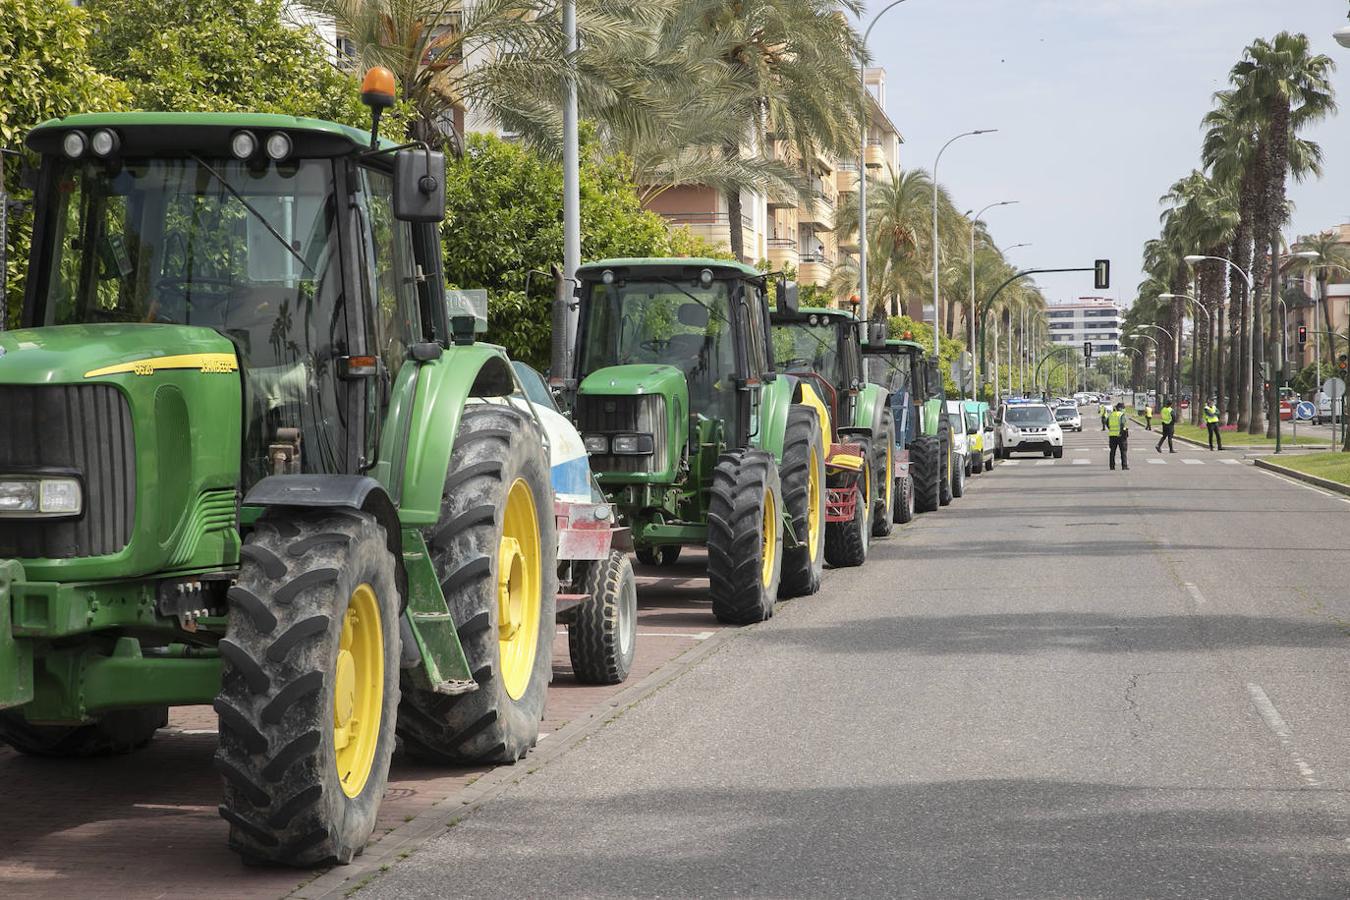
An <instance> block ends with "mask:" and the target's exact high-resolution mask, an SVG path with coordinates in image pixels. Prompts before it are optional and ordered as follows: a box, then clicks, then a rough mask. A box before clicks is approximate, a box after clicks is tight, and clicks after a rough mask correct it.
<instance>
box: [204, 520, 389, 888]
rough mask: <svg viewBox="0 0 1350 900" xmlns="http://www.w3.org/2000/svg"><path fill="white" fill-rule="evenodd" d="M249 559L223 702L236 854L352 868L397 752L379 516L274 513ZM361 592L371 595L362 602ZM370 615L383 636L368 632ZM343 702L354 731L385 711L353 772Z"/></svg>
mask: <svg viewBox="0 0 1350 900" xmlns="http://www.w3.org/2000/svg"><path fill="white" fill-rule="evenodd" d="M240 556H241V559H240V567H239V581H238V583H237V584H235V586H234V587H232V588H230V592H229V606H230V618H229V628H228V630H227V631H226V632H225V637H224V638H223V639H222V640H221V641H220V656H221V663H222V666H221V669H222V671H221V686H220V694H219V695H218V696H217V697H216V702H215V709H216V713H217V714H218V716H219V719H220V744H219V747H218V749H217V750H216V757H215V764H216V768H217V770H219V772H220V773H221V775H222V776H223V777H224V782H225V798H224V802H223V803H222V804H221V806H220V814H221V816H222V817H224V819H225V820H226V821H228V822H229V823H230V839H229V843H230V847H231V849H233V850H235V851H236V852H238V853H239V854H241V855H242V856H243V857H244V858H245V860H247V861H251V862H272V863H282V864H286V865H293V866H314V865H322V864H325V863H332V862H337V863H347V862H351V859H352V857H353V856H355V855H356V854H358V853H360V852H361V850H362V849H363V848H364V847H365V845H366V841H367V840H368V839H369V838H370V833H371V831H372V830H373V829H374V827H375V817H376V813H377V812H378V811H379V808H380V799H381V798H382V797H383V796H384V788H385V782H386V780H387V779H388V775H389V758H390V757H391V756H392V755H393V752H394V729H395V724H396V722H397V718H398V700H399V683H398V678H399V655H400V654H399V648H400V646H401V645H400V639H399V625H398V617H399V607H400V602H399V595H398V587H397V585H396V582H395V562H394V556H393V554H391V553H390V552H389V545H388V543H387V541H386V539H385V532H384V529H383V528H381V527H380V525H379V524H378V523H376V521H375V518H374V517H373V516H371V515H369V514H366V513H360V512H356V511H352V510H312V511H299V510H274V511H271V512H269V513H267V514H266V515H264V516H263V517H262V518H261V519H259V520H258V522H257V524H256V525H255V527H254V529H253V531H252V532H251V533H250V534H249V536H248V539H247V541H246V542H245V544H244V548H243V551H242V553H241V554H240ZM363 588H368V589H369V592H370V593H373V595H374V596H373V599H372V598H370V597H369V596H368V595H367V596H366V603H365V604H363V603H362V600H361V594H362V589H363ZM372 613H373V614H374V615H375V616H376V617H377V621H376V623H375V627H374V628H373V629H371V630H369V631H363V630H362V629H361V628H360V623H361V622H362V621H363V620H364V621H365V622H366V624H367V627H369V619H368V618H367V617H368V616H370V615H371V614H372ZM353 630H355V631H356V634H357V636H358V637H357V640H358V642H357V643H352V642H351V641H352V631H353ZM363 634H364V636H365V637H366V638H367V639H369V641H370V643H368V644H366V648H367V649H368V650H369V652H370V655H371V656H372V657H373V658H374V659H375V662H374V664H373V665H372V666H369V667H365V666H363V665H362V662H361V661H360V660H361V657H362V656H363V655H365V653H364V652H363V650H362V647H361V645H360V643H359V640H360V636H361V635H363ZM344 639H345V640H347V641H348V642H349V648H350V649H349V648H345V647H343V646H342V642H343V640H344ZM344 654H346V656H347V658H346V660H345V664H344V660H343V655H344ZM353 660H355V662H353ZM344 684H346V685H347V686H348V690H349V691H350V690H351V689H352V686H353V685H355V686H358V692H356V693H347V694H346V695H345V698H346V703H345V704H344V703H340V702H339V700H338V697H337V695H338V694H339V693H341V692H342V691H341V689H342V686H343V685H344ZM362 684H365V685H366V686H367V687H368V689H369V690H370V694H369V695H367V696H369V698H370V700H371V703H372V706H370V707H368V709H367V712H363V711H362V710H361V706H362V699H361V695H360V693H359V686H360V685H362ZM353 701H354V702H355V704H356V707H355V709H353V708H352V706H350V705H347V704H350V703H352V702H353ZM343 705H346V706H347V712H346V715H347V716H348V717H350V719H351V722H352V723H354V725H353V727H358V726H361V727H363V726H366V725H369V723H370V720H369V715H368V713H369V712H370V711H373V710H375V709H378V710H379V712H378V719H377V721H376V723H375V726H374V727H375V729H376V738H375V742H374V744H373V746H372V747H371V749H370V756H369V757H368V759H367V760H366V761H364V762H362V761H356V762H353V761H350V760H349V761H347V762H346V765H348V766H352V767H351V768H347V770H346V771H345V772H343V771H340V769H339V764H340V763H342V762H343V760H342V758H341V757H340V756H339V753H338V750H339V748H338V746H337V740H338V737H337V733H336V727H335V726H336V720H337V719H336V718H335V717H341V716H342V715H344V713H343V712H342V711H341V709H342V706H343ZM359 735H360V732H359V731H356V732H355V733H354V735H353V736H349V739H350V740H360V737H359ZM353 792H354V793H353Z"/></svg>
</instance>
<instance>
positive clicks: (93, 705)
mask: <svg viewBox="0 0 1350 900" xmlns="http://www.w3.org/2000/svg"><path fill="white" fill-rule="evenodd" d="M388 81H389V82H390V83H392V76H390V77H389V78H388ZM366 99H367V101H368V102H369V103H371V105H372V106H373V107H374V108H375V109H376V111H377V115H376V117H375V118H376V123H377V124H378V110H379V109H380V108H381V107H383V106H385V105H388V103H392V102H393V93H392V86H391V84H390V86H388V88H387V89H385V87H384V86H381V85H379V84H375V85H373V87H372V89H371V90H369V91H367V92H366ZM27 145H28V147H29V148H30V149H31V150H32V151H34V152H35V153H36V154H38V155H39V157H40V160H41V166H40V169H39V170H38V172H37V178H36V181H37V188H36V201H35V210H36V219H35V227H34V232H33V244H32V246H33V251H32V257H31V259H30V261H29V269H28V273H29V274H28V280H27V285H26V295H25V299H24V309H23V315H22V327H21V328H20V329H18V330H15V331H9V332H0V409H3V410H4V414H5V420H6V421H5V425H4V428H3V431H0V741H4V742H5V743H7V744H9V745H10V746H11V747H13V748H15V749H17V750H18V751H20V752H23V753H26V754H32V755H38V756H58V757H62V756H64V757H70V756H88V755H98V754H107V753H117V752H125V751H130V750H133V749H136V748H138V747H140V746H143V745H144V744H146V743H147V742H148V741H149V740H150V739H151V738H152V736H153V735H154V734H155V731H156V729H158V728H160V727H162V726H164V725H165V723H166V716H167V709H168V707H170V706H174V705H189V704H212V705H214V708H215V710H216V712H217V714H218V716H219V733H220V742H219V748H218V751H217V753H216V756H215V763H216V768H217V769H218V770H219V772H220V774H221V776H222V779H223V785H224V798H223V802H222V803H221V806H220V813H221V815H222V816H223V817H224V818H225V819H226V820H227V822H228V823H229V842H230V845H231V847H232V848H233V849H235V850H236V851H237V852H238V853H240V854H241V855H242V856H243V857H244V858H245V859H246V860H250V861H257V862H274V863H282V864H291V865H305V866H309V865H315V864H321V863H327V862H338V863H343V862H347V861H350V860H351V859H352V857H353V856H354V855H355V854H357V853H359V852H360V851H361V850H362V848H363V847H364V846H365V844H366V842H367V840H368V838H369V836H370V834H371V831H372V829H373V827H374V825H375V820H376V813H377V810H378V807H379V803H380V800H381V797H382V795H383V793H384V789H385V784H386V780H387V775H388V770H389V764H390V757H391V755H392V754H393V752H394V747H395V735H396V732H397V735H398V736H399V737H400V738H401V740H402V743H403V746H404V748H405V750H406V751H407V752H408V753H409V754H412V755H415V756H416V757H419V758H422V759H426V760H430V761H435V762H440V763H455V764H464V763H475V764H479V763H491V762H508V763H509V762H514V761H515V760H517V759H519V758H520V757H522V756H523V755H525V754H526V753H527V752H528V751H529V749H530V748H531V747H532V746H533V745H534V744H535V742H536V740H537V739H538V734H539V722H540V717H541V715H542V712H543V708H544V700H545V695H546V691H547V688H548V684H549V681H550V679H551V674H552V666H551V647H552V644H553V636H554V632H555V628H556V625H555V616H556V613H557V608H556V606H555V602H557V603H559V604H565V603H569V602H570V603H574V604H580V603H582V602H583V601H587V600H595V599H597V598H596V597H589V598H588V597H586V596H583V595H581V593H580V589H579V588H578V587H576V586H564V589H563V594H562V599H561V600H559V598H558V597H557V595H558V594H559V565H558V563H559V559H558V557H559V552H558V548H559V546H560V544H565V545H568V546H573V547H574V548H580V549H578V550H577V552H576V553H574V555H577V556H580V557H582V559H574V560H563V561H562V562H563V563H564V566H563V568H564V571H565V572H566V573H567V574H568V575H569V577H571V578H573V579H574V580H575V581H576V582H577V583H579V584H594V583H596V582H598V581H605V580H608V581H615V582H616V584H617V583H618V582H619V581H621V580H622V579H621V578H608V577H607V578H606V579H597V578H596V577H594V576H595V572H594V571H591V570H593V569H596V568H597V567H603V566H606V565H609V566H610V568H614V567H613V566H612V565H610V563H611V562H612V561H613V559H614V554H613V551H612V548H611V547H610V546H609V539H610V538H611V537H612V536H614V535H616V534H617V532H615V531H614V530H613V528H612V527H610V526H609V525H608V524H606V522H607V521H608V520H609V519H610V508H609V506H608V504H606V503H603V502H600V503H596V504H591V505H589V506H587V505H586V504H584V503H582V504H570V505H569V504H563V505H562V506H561V507H559V506H558V505H555V504H556V501H557V498H556V497H555V493H554V490H553V488H552V483H551V466H550V456H549V452H548V446H547V441H548V436H547V432H546V431H545V429H543V428H542V427H541V425H540V420H539V417H538V416H537V415H536V414H535V413H534V412H533V407H532V406H531V405H530V404H529V403H528V402H527V401H526V400H525V399H524V394H523V391H522V389H521V387H520V384H519V382H518V380H517V379H516V377H515V375H514V373H513V369H512V365H511V362H510V361H509V360H508V359H507V357H506V355H505V353H504V352H503V351H502V350H501V348H499V347H495V346H491V345H487V344H483V343H478V342H476V341H475V333H476V331H478V330H479V328H480V323H479V322H478V321H477V320H476V318H475V317H474V316H473V315H472V314H468V313H466V312H465V311H463V310H452V309H450V308H449V307H448V305H447V302H446V299H447V298H446V290H445V282H444V278H443V276H442V274H441V273H442V267H441V260H440V246H441V245H440V241H439V235H438V222H439V221H440V220H441V219H442V218H443V217H444V210H445V194H444V161H443V158H442V157H441V156H440V154H437V153H434V152H431V151H429V150H428V149H427V148H426V147H425V146H423V145H410V146H395V145H393V144H392V143H390V142H388V141H381V140H379V139H378V137H377V132H376V131H375V129H372V131H371V132H370V133H369V134H367V133H365V132H362V131H360V130H356V129H353V128H349V127H346V126H341V125H336V124H333V123H329V122H321V121H316V120H311V119H300V118H293V117H289V116H279V115H265V114H248V113H239V114H235V113H229V114H172V113H125V114H85V115H74V116H70V117H68V118H65V119H61V120H53V121H49V122H45V123H43V124H42V125H40V126H38V127H37V128H36V129H35V130H34V131H33V132H32V133H31V134H30V135H29V136H28V138H27ZM597 527H603V528H605V529H607V532H606V534H605V535H604V538H605V539H604V541H603V543H604V544H605V546H604V547H603V548H599V547H598V546H596V545H597V541H596V540H595V537H596V536H595V534H594V531H595V529H596V528H597ZM574 530H579V531H586V532H587V534H585V535H581V536H580V539H579V540H568V541H563V540H562V539H563V538H564V537H565V536H566V534H567V533H568V532H571V531H574ZM618 556H619V561H620V562H622V561H623V560H622V554H621V553H620V554H618ZM610 574H615V573H610ZM618 574H619V575H621V574H622V573H618ZM630 586H631V585H630ZM616 589H618V588H616ZM597 590H599V589H597ZM600 599H606V600H607V601H609V605H611V606H612V605H613V602H612V601H613V598H600ZM595 618H596V617H595V616H591V617H590V619H592V620H594V619H595Z"/></svg>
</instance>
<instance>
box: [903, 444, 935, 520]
mask: <svg viewBox="0 0 1350 900" xmlns="http://www.w3.org/2000/svg"><path fill="white" fill-rule="evenodd" d="M941 457H942V444H941V443H940V442H939V440H938V438H937V436H936V435H927V436H924V437H920V438H915V439H914V443H912V444H910V446H909V473H910V475H912V476H913V477H914V508H915V509H916V510H918V511H919V512H921V513H927V512H937V508H938V506H939V505H941V503H942V458H941Z"/></svg>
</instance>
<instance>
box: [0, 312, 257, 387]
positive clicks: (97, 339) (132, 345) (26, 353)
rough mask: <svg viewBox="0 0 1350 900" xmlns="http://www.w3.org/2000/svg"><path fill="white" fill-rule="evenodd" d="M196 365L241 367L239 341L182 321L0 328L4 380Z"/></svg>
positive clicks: (48, 380) (54, 379)
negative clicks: (236, 345) (236, 348)
mask: <svg viewBox="0 0 1350 900" xmlns="http://www.w3.org/2000/svg"><path fill="white" fill-rule="evenodd" d="M194 368H195V369H197V370H198V371H207V372H217V371H219V372H220V373H221V374H224V373H228V372H233V371H236V370H237V369H238V363H237V361H236V359H235V354H234V346H233V345H232V344H231V343H230V342H229V341H228V340H227V339H225V338H223V337H221V336H220V335H219V334H217V333H216V332H215V331H213V330H211V329H210V328H192V327H187V326H183V325H134V324H127V325H57V326H53V327H50V328H21V329H18V330H16V331H0V384H80V383H83V382H85V381H88V380H92V379H96V378H106V377H111V376H115V375H130V374H136V375H150V374H153V373H155V372H159V371H164V370H167V369H194ZM235 377H236V378H237V377H238V376H235Z"/></svg>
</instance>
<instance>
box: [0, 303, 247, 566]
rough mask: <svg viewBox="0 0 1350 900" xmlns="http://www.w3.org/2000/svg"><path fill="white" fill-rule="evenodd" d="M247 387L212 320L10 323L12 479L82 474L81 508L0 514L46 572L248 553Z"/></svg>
mask: <svg viewBox="0 0 1350 900" xmlns="http://www.w3.org/2000/svg"><path fill="white" fill-rule="evenodd" d="M241 398H242V383H241V380H240V372H239V363H238V358H237V357H236V355H235V348H234V345H233V344H232V343H231V342H230V341H229V340H228V339H227V338H225V337H223V336H222V335H220V334H217V333H216V332H215V331H213V330H211V329H209V328H197V327H189V326H179V325H148V324H145V325H142V324H135V323H127V324H121V323H119V324H90V325H61V326H53V327H47V328H27V329H19V330H17V331H8V332H0V416H2V417H3V428H4V429H5V431H6V432H7V439H6V440H4V441H0V475H3V474H6V473H8V474H9V475H11V476H15V475H16V474H17V475H24V476H27V477H33V476H39V477H64V478H73V479H75V480H77V481H78V483H79V494H80V497H81V505H80V509H79V511H78V513H77V514H74V515H70V516H60V517H42V516H38V517H27V518H25V517H24V516H23V515H22V514H11V515H8V516H5V517H0V559H3V558H15V559H18V560H20V561H21V562H22V563H23V566H24V570H25V573H26V575H27V576H28V577H30V578H32V579H34V580H51V581H78V580H98V579H104V578H127V577H135V576H139V575H143V574H146V573H149V572H175V571H191V570H193V569H199V568H211V567H215V568H218V567H220V566H222V565H230V564H233V563H234V562H235V561H236V560H237V559H238V550H239V538H238V532H237V527H236V521H237V515H238V499H237V497H238V490H239V470H240V458H241V454H240V439H241V438H240V435H241V411H242V402H241Z"/></svg>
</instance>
